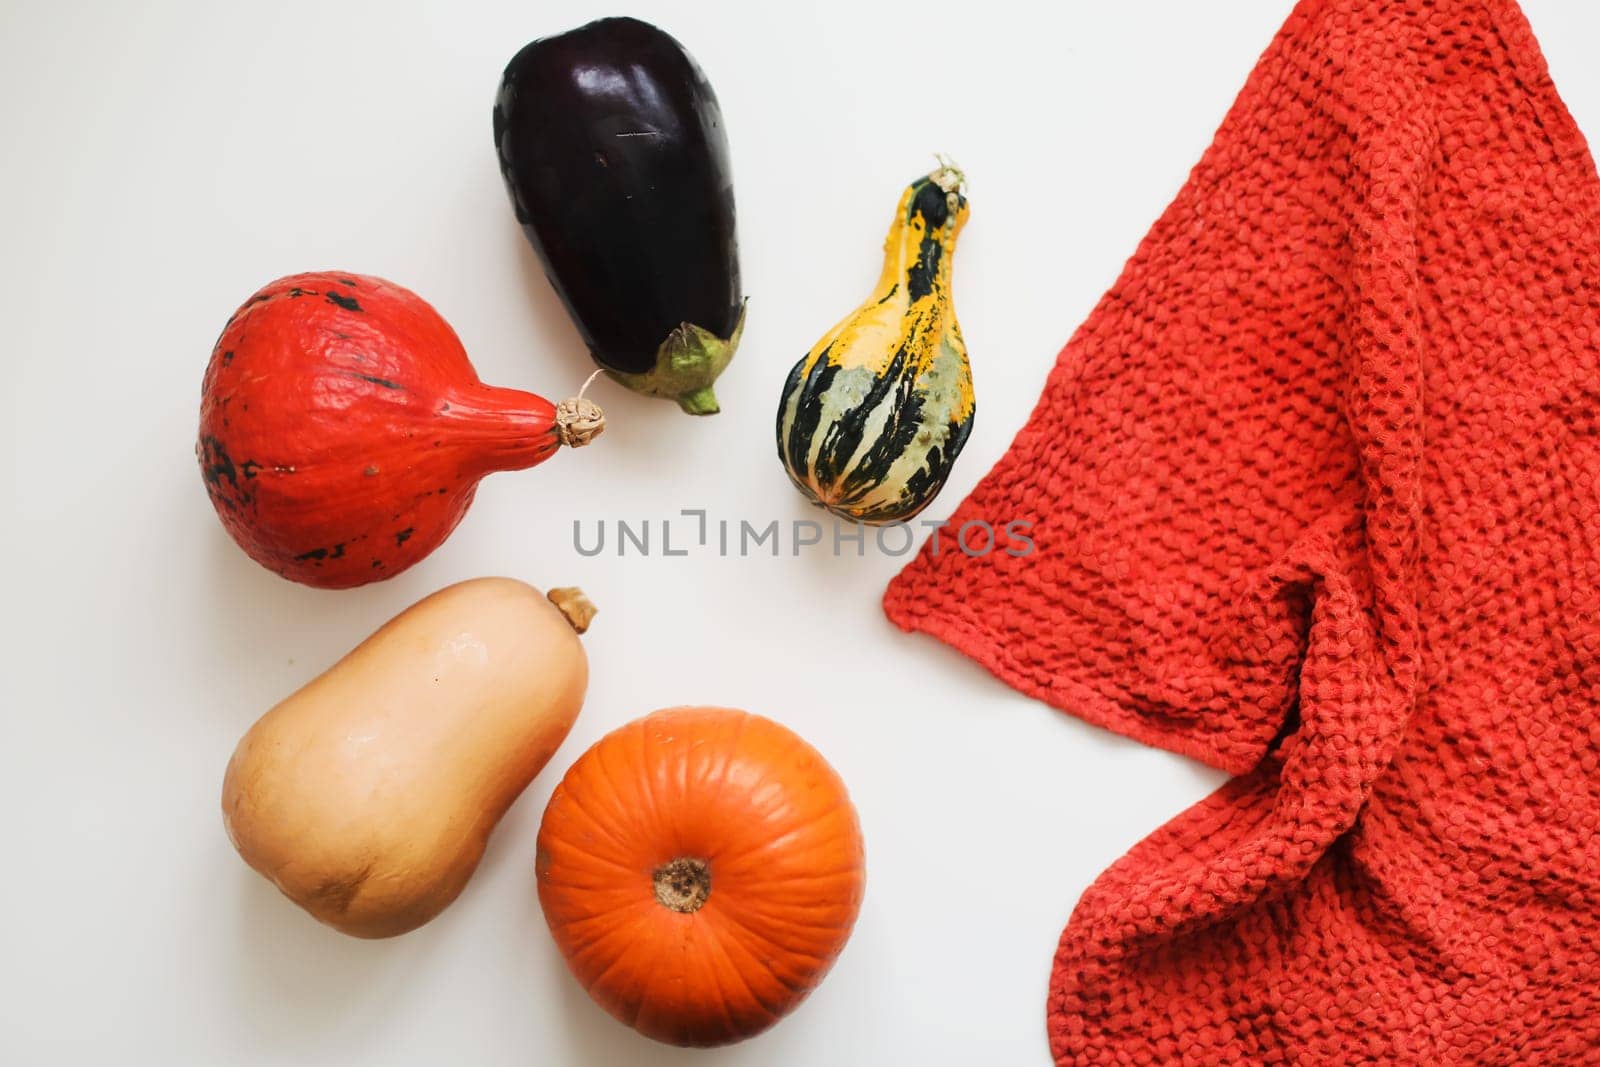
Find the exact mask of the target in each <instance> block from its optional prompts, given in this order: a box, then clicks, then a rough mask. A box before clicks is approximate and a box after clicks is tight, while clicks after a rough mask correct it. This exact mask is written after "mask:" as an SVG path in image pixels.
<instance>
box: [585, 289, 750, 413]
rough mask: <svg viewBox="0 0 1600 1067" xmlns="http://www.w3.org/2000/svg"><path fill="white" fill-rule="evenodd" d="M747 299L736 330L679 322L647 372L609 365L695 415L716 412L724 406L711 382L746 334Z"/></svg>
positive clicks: (639, 388) (631, 384)
mask: <svg viewBox="0 0 1600 1067" xmlns="http://www.w3.org/2000/svg"><path fill="white" fill-rule="evenodd" d="M749 306H750V302H749V301H748V300H746V301H745V302H744V303H743V304H741V305H740V306H739V321H738V322H737V323H736V324H735V325H734V327H733V333H732V334H730V335H729V336H727V337H718V336H717V335H716V334H714V333H712V332H711V331H710V330H707V329H705V328H704V327H701V326H696V325H695V324H694V323H692V322H684V323H679V324H678V326H677V328H676V329H674V330H673V331H672V332H671V333H669V334H667V339H666V340H665V341H663V342H661V347H660V348H658V349H656V365H655V366H654V367H652V368H651V369H650V370H648V371H645V372H644V373H643V374H628V373H626V372H625V371H616V370H611V369H609V368H608V369H607V370H606V373H607V374H609V375H610V376H611V377H612V379H614V380H615V381H616V382H618V383H619V384H621V385H623V386H624V387H626V388H628V389H632V390H633V391H634V392H636V393H642V394H643V395H645V396H655V397H661V398H663V399H666V400H676V401H677V402H678V406H679V407H681V408H682V409H683V410H684V411H686V412H688V413H689V414H691V415H715V414H716V413H717V412H719V411H721V410H722V408H721V407H720V406H719V405H718V404H717V397H716V394H714V393H713V392H712V391H711V383H712V382H715V381H716V380H717V375H719V374H721V373H722V372H723V371H724V370H726V369H727V367H728V364H729V362H731V361H732V359H733V353H734V352H735V351H736V350H737V349H738V347H739V338H740V337H742V336H743V334H744V316H745V310H746V309H747V308H748V307H749Z"/></svg>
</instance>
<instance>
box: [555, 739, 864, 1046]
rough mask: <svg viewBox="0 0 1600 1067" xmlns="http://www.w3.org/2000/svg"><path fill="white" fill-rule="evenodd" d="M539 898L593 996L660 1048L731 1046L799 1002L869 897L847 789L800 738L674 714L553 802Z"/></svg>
mask: <svg viewBox="0 0 1600 1067" xmlns="http://www.w3.org/2000/svg"><path fill="white" fill-rule="evenodd" d="M537 873H538V883H539V902H540V904H541V905H542V906H543V908H544V913H545V918H546V919H547V920H548V922H549V924H550V930H551V933H552V934H553V935H554V937H555V940H556V944H557V945H558V946H559V948H560V950H561V953H562V955H563V956H565V957H566V961H567V965H568V966H569V967H570V968H571V970H572V973H573V974H574V976H576V977H577V979H578V981H579V983H580V984H582V985H583V987H584V988H585V989H587V990H588V992H589V994H590V996H592V997H593V998H594V999H595V1001H596V1002H597V1003H598V1004H600V1006H601V1007H603V1008H605V1009H606V1011H608V1012H610V1013H611V1014H612V1015H614V1016H615V1017H616V1018H618V1019H620V1020H621V1021H622V1022H624V1023H627V1024H628V1025H629V1026H632V1027H634V1028H635V1029H636V1030H638V1031H640V1032H641V1033H643V1034H645V1035H647V1036H649V1037H653V1038H655V1039H657V1040H660V1041H665V1042H669V1043H671V1044H677V1045H719V1044H726V1043H728V1042H731V1041H737V1040H739V1039H741V1038H744V1037H749V1036H750V1035H752V1034H755V1033H758V1032H760V1031H761V1030H764V1029H766V1028H767V1027H769V1026H771V1025H772V1024H773V1023H774V1022H776V1021H777V1020H778V1019H779V1018H781V1017H782V1016H783V1015H785V1014H786V1013H788V1012H789V1011H790V1010H792V1009H793V1008H794V1007H795V1005H797V1004H798V1003H799V1002H800V1001H801V1000H802V999H803V998H804V997H805V996H806V994H808V993H809V992H810V991H811V990H812V989H813V988H814V987H815V986H816V984H817V983H818V982H819V981H821V980H822V978H823V976H824V975H825V974H826V973H827V972H828V970H829V968H830V967H831V966H832V965H833V961H834V959H835V958H836V957H837V956H838V954H839V952H840V950H841V949H842V948H843V947H844V943H845V941H846V940H847V939H848V937H849V936H850V930H851V927H852V926H853V925H854V923H855V918H856V913H857V912H858V910H859V909H860V906H861V897H862V892H863V889H864V885H865V868H864V865H863V851H862V842H861V830H860V826H859V824H858V822H857V820H856V813H855V809H854V808H853V807H852V806H851V804H850V799H849V796H848V795H847V793H846V791H845V787H844V783H843V782H842V781H841V780H840V778H839V776H838V774H836V773H835V772H834V770H833V768H832V767H830V766H829V765H828V764H827V762H826V761H825V760H824V759H823V758H822V757H821V755H819V754H818V753H817V751H816V750H815V749H813V748H812V747H811V746H810V745H808V744H807V743H806V742H805V741H803V740H801V739H800V738H799V737H797V736H796V735H795V734H794V733H793V732H792V731H790V730H788V729H786V728H785V727H783V726H780V725H778V724H777V723H775V722H772V721H770V720H768V719H764V718H761V717H760V716H757V715H751V714H748V713H746V712H742V711H733V710H729V709H722V708H673V709H669V710H666V711H660V712H656V713H655V714H653V715H649V716H647V717H645V718H643V719H639V720H636V721H635V722H632V723H629V724H628V725H626V726H624V727H622V728H620V729H618V730H616V731H614V732H613V733H611V734H609V735H607V736H606V737H605V738H603V739H601V740H600V741H599V742H598V743H597V744H596V745H595V746H594V747H593V748H591V749H590V750H589V751H588V752H586V753H585V754H584V755H583V756H582V757H581V758H580V759H579V760H578V761H577V762H576V763H575V764H573V766H572V769H571V770H569V771H568V772H567V776H566V778H565V779H564V780H563V781H562V782H561V784H560V785H559V786H557V788H556V790H555V793H554V795H553V796H552V797H551V799H550V804H549V807H548V808H547V809H546V810H545V814H544V822H543V824H542V825H541V826H540V829H539V846H538V859H537Z"/></svg>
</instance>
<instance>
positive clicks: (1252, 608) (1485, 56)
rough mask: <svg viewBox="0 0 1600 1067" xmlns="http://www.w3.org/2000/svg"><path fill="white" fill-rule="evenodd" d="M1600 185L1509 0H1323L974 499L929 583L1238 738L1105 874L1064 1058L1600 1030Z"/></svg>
mask: <svg viewBox="0 0 1600 1067" xmlns="http://www.w3.org/2000/svg"><path fill="white" fill-rule="evenodd" d="M1597 192H1600V181H1597V179H1596V176H1595V171H1594V165H1593V163H1592V161H1591V159H1590V157H1589V154H1588V152H1587V148H1586V146H1585V145H1584V142H1583V139H1582V137H1581V135H1580V134H1579V133H1578V132H1577V129H1576V127H1575V126H1574V125H1573V124H1572V122H1571V119H1570V117H1569V116H1568V115H1567V113H1566V110H1565V108H1564V106H1563V105H1562V104H1561V101H1560V99H1559V97H1558V96H1557V95H1556V93H1555V90H1554V87H1553V86H1552V85H1551V84H1550V81H1549V78H1548V76H1547V74H1546V72H1545V68H1544V63H1543V60H1542V57H1541V56H1540V54H1539V51H1538V47H1537V44H1536V43H1535V41H1534V40H1533V37H1532V34H1531V32H1530V30H1529V28H1528V26H1527V23H1526V21H1525V19H1524V18H1523V17H1522V14H1521V12H1520V11H1519V10H1518V9H1517V7H1516V5H1515V4H1514V3H1512V2H1510V0H1432V2H1426V0H1419V2H1409V3H1407V2H1384V0H1308V2H1304V3H1301V4H1300V5H1299V6H1298V7H1297V8H1296V9H1295V11H1294V13H1293V14H1292V15H1291V16H1290V18H1289V20H1288V22H1287V23H1286V24H1285V26H1284V28H1283V29H1282V31H1280V33H1279V34H1278V36H1277V37H1276V38H1275V39H1274V41H1273V42H1272V44H1271V45H1270V46H1269V48H1268V49H1267V51H1266V52H1265V53H1264V54H1263V56H1262V58H1261V60H1260V62H1259V64H1258V66H1257V67H1256V69H1255V71H1254V72H1253V73H1252V75H1251V76H1250V79H1249V80H1248V82H1247V84H1246V86H1245V88H1244V89H1243V91H1242V92H1241V94H1240V96H1239V97H1238V99H1237V100H1236V102H1235V104H1234V105H1233V107H1232V109H1231V110H1230V112H1229V114H1228V116H1227V118H1226V119H1225V120H1224V122H1223V124H1222V126H1221V128H1220V129H1219V131H1218V133H1217V136H1216V139H1215V141H1214V143H1213V145H1212V146H1211V148H1210V149H1209V150H1208V151H1207V153H1206V154H1205V156H1204V158H1203V159H1202V160H1201V161H1200V163H1199V164H1198V165H1197V166H1196V168H1195V170H1194V171H1193V173H1192V174H1191V175H1190V177H1189V180H1188V182H1187V183H1186V185H1185V186H1184V188H1183V190H1182V191H1181V192H1180V194H1179V195H1178V197H1177V199H1176V200H1175V201H1174V202H1173V204H1172V205H1171V206H1170V207H1169V208H1168V209H1167V211H1166V212H1165V213H1164V214H1163V215H1162V217H1161V219H1160V220H1159V221H1157V223H1156V224H1155V226H1154V227H1153V228H1152V230H1151V231H1150V233H1149V235H1148V236H1147V237H1146V238H1145V240H1144V241H1143V242H1142V243H1141V245H1140V247H1139V249H1138V250H1137V251H1136V252H1135V254H1134V256H1133V257H1132V259H1130V260H1129V262H1128V264H1127V266H1126V267H1125V269H1124V271H1123V273H1122V275H1121V277H1120V278H1119V279H1118V281H1117V282H1116V284H1115V285H1114V286H1113V288H1112V289H1111V290H1110V292H1108V293H1107V294H1106V296H1105V297H1104V298H1103V299H1102V300H1101V302H1100V303H1099V305H1098V306H1097V307H1096V309H1095V310H1094V312H1093V313H1092V314H1091V316H1090V318H1089V320H1088V321H1087V322H1085V323H1084V324H1083V326H1082V327H1081V328H1080V329H1079V330H1078V331H1077V333H1076V334H1075V335H1074V336H1073V338H1072V340H1071V341H1070V342H1069V343H1068V345H1067V346H1066V348H1065V349H1064V350H1063V351H1062V353H1061V354H1060V356H1059V358H1058V359H1057V361H1056V363H1055V366H1054V367H1053V369H1052V370H1051V372H1050V374H1049V377H1048V380H1047V382H1046V385H1045V388H1044V392H1043V394H1042V396H1041V398H1040V401H1039V404H1038V405H1037V407H1036V408H1035V410H1034V412H1033V414H1032V415H1031V416H1030V418H1029V421H1028V423H1027V425H1026V426H1025V427H1024V428H1023V429H1022V431H1021V432H1020V433H1019V434H1018V435H1017V437H1016V440H1015V441H1014V442H1013V445H1012V447H1011V450H1010V451H1009V452H1008V453H1007V455H1006V456H1005V457H1004V458H1003V459H1002V460H1001V461H1000V463H998V464H997V465H996V467H995V468H994V470H993V471H991V472H990V473H989V475H988V476H986V477H985V478H984V479H983V481H982V482H981V483H980V484H979V485H978V486H977V488H976V489H975V490H974V491H973V493H972V494H971V496H969V497H968V498H967V500H965V501H964V502H963V503H962V504H961V505H960V506H959V507H958V508H957V510H956V512H955V513H954V515H953V516H952V517H951V519H950V526H951V528H954V529H960V528H961V527H963V526H964V525H966V524H969V523H983V524H986V528H988V529H992V530H993V531H995V533H994V547H993V550H991V551H990V552H988V553H986V554H983V555H977V556H975V555H969V554H966V553H959V552H935V551H933V550H932V548H931V546H925V547H924V550H923V551H922V553H920V554H919V556H918V558H917V559H916V560H915V561H914V562H913V563H912V564H911V565H910V566H908V567H907V568H906V570H905V571H904V572H902V574H901V575H899V576H898V577H897V578H896V579H895V580H894V581H893V582H892V583H891V585H890V587H889V589H888V591H887V592H886V594H885V597H884V608H885V611H886V612H887V614H888V615H889V617H890V618H891V619H892V620H893V621H894V622H895V623H896V624H898V625H899V626H901V627H902V628H905V629H908V630H919V631H923V632H927V633H930V634H932V635H934V636H936V637H939V638H941V639H942V640H944V641H946V642H947V643H949V644H951V645H953V646H954V647H956V648H957V649H959V650H961V651H963V652H964V653H966V654H967V655H969V656H971V657H973V658H974V659H976V660H978V661H979V662H980V663H982V664H984V665H985V666H986V667H987V668H988V669H989V670H990V671H992V672H993V673H994V674H995V675H997V676H998V677H999V678H1001V679H1002V680H1004V681H1005V682H1007V683H1009V684H1011V685H1013V686H1015V687H1016V688H1018V689H1020V690H1022V691H1023V692H1026V693H1028V694H1030V695H1032V696H1035V697H1038V698H1039V699H1041V700H1044V701H1046V702H1048V703H1050V704H1052V705H1054V706H1056V707H1058V708H1061V709H1063V710H1066V711H1069V712H1071V713H1073V714H1075V715H1078V716H1081V717H1082V718H1084V719H1086V720H1088V721H1090V722H1093V723H1096V724H1098V725H1102V726H1105V727H1108V728H1110V729H1113V730H1116V731H1118V732H1121V733H1124V734H1127V735H1129V736H1131V737H1134V738H1136V739H1138V740H1141V741H1144V742H1146V743H1149V744H1153V745H1158V746H1161V747H1163V748H1167V749H1170V750H1172V751H1175V752H1179V753H1182V754H1184V755H1187V756H1191V757H1194V758H1197V759H1200V760H1203V761H1205V762H1207V763H1210V764H1212V765H1213V766H1217V767H1220V768H1222V769H1225V770H1227V771H1229V772H1230V773H1232V774H1234V775H1236V776H1237V777H1236V778H1235V779H1234V780H1233V781H1231V782H1230V783H1228V785H1226V786H1225V787H1223V788H1222V789H1221V790H1219V791H1218V792H1217V793H1216V794H1214V795H1213V796H1211V797H1209V798H1207V799H1206V800H1205V801H1203V802H1201V803H1200V804H1198V805H1196V806H1195V807H1194V808H1192V809H1190V810H1189V811H1187V812H1185V813H1183V814H1181V815H1179V816H1178V817H1177V818H1176V819H1174V820H1173V821H1172V822H1171V823H1169V824H1168V825H1166V826H1164V827H1162V828H1161V829H1160V830H1158V831H1157V832H1156V833H1155V834H1152V835H1151V836H1150V837H1149V838H1147V839H1146V840H1145V841H1143V842H1140V843H1139V844H1138V845H1136V846H1135V847H1134V848H1133V850H1132V851H1130V852H1129V854H1128V855H1127V856H1126V857H1124V858H1123V859H1122V860H1120V861H1119V862H1118V863H1117V864H1115V865H1113V866H1112V867H1111V868H1110V869H1109V870H1108V871H1106V872H1105V874H1104V875H1102V876H1101V878H1100V879H1099V880H1098V881H1097V882H1096V883H1095V884H1094V885H1093V886H1092V887H1091V888H1090V889H1089V890H1088V891H1086V892H1085V893H1084V895H1083V897H1082V899H1081V900H1080V901H1079V903H1078V906H1077V908H1076V909H1075V910H1074V912H1073V915H1072V919H1071V921H1070V923H1069V924H1068V926H1067V928H1066V930H1065V932H1064V933H1063V935H1062V938H1061V941H1060V944H1059V946H1058V950H1057V954H1056V959H1055V968H1054V971H1053V975H1052V979H1051V985H1050V993H1049V999H1048V1013H1047V1014H1048V1022H1049V1032H1050V1037H1051V1048H1052V1051H1053V1053H1054V1055H1055V1057H1056V1059H1057V1060H1058V1062H1061V1063H1085V1064H1101V1063H1161V1064H1166V1063H1195V1064H1227V1063H1240V1064H1262V1063H1295V1064H1340V1065H1343V1064H1363V1063H1372V1064H1412V1063H1417V1064H1421V1063H1441V1064H1503V1063H1541V1064H1543V1063H1552V1064H1567V1063H1572V1064H1578V1063H1600V947H1597V946H1596V938H1597V935H1600V920H1597V919H1596V915H1597V914H1600V910H1597V905H1600V845H1597V843H1596V842H1597V840H1600V725H1597V722H1600V716H1597V714H1596V712H1597V710H1600V698H1597V694H1596V689H1595V686H1596V680H1597V678H1600V612H1596V611H1595V610H1594V607H1595V606H1596V600H1595V598H1594V595H1593V589H1594V588H1595V587H1596V584H1597V583H1600V521H1597V520H1600V437H1597V430H1596V416H1595V410H1596V404H1597V400H1600V369H1597V367H1600V362H1597V353H1600V243H1597V240H1596V229H1595V226H1596V223H1597V221H1600V213H1597V211H1596V205H1597V203H1600V201H1597V199H1596V193H1597ZM1018 520H1021V521H1023V522H1024V523H1026V524H1027V526H1026V528H1025V529H1026V537H1027V538H1028V539H1029V540H1030V541H1031V551H1029V550H1027V548H1028V546H1027V545H1026V544H1024V542H1022V541H1021V540H1019V539H1018V538H1017V537H1015V536H1014V535H1012V534H1009V533H1008V532H1007V531H1008V529H1015V527H1014V525H1013V524H1014V523H1016V522H1017V521H1018ZM1585 582H1587V583H1588V585H1587V587H1585V585H1584V583H1585ZM1585 588H1587V590H1588V591H1587V592H1586V591H1584V590H1585ZM1565 598H1572V599H1565ZM1568 603H1570V604H1572V605H1573V609H1576V610H1577V612H1578V613H1576V614H1575V612H1574V610H1572V609H1569V608H1567V607H1565V606H1564V605H1565V604H1568ZM1580 604H1581V605H1585V606H1586V607H1583V608H1579V607H1578V605H1580ZM1551 946H1560V947H1559V949H1558V950H1557V951H1556V955H1555V956H1553V957H1552V956H1549V955H1546V954H1545V951H1546V949H1549V948H1550V947H1551Z"/></svg>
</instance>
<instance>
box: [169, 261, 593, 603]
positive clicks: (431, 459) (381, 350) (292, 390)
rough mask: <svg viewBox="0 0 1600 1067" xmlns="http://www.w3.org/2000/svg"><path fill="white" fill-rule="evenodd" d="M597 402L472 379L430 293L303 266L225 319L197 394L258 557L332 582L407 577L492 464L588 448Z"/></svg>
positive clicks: (215, 468)
mask: <svg viewBox="0 0 1600 1067" xmlns="http://www.w3.org/2000/svg"><path fill="white" fill-rule="evenodd" d="M603 425H604V420H603V418H602V417H601V415H600V412H599V409H598V408H595V407H594V405H592V404H589V403H588V402H587V401H583V400H575V401H563V402H562V404H561V407H560V413H559V414H558V409H557V407H556V406H555V405H552V404H551V403H550V402H549V401H548V400H546V399H544V398H543V397H540V396H536V395H534V394H533V393H525V392H521V391H519V390H515V389H497V388H494V387H492V386H488V385H484V384H483V383H482V382H480V381H479V380H478V375H477V372H476V371H474V370H473V368H472V363H471V362H470V361H469V360H468V359H467V353H466V350H465V349H463V348H462V346H461V341H460V340H459V339H458V338H457V337H456V335H455V331H454V330H452V329H451V328H450V325H449V324H448V323H447V322H445V321H444V319H443V318H442V317H441V316H440V315H439V313H438V312H436V311H435V310H434V309H433V308H432V307H431V306H429V305H428V303H427V302H426V301H424V300H422V299H421V298H420V297H418V296H417V295H416V294H415V293H412V292H409V291H408V290H406V289H403V288H401V287H400V286H398V285H395V284H393V283H391V282H386V281H384V280H383V279H381V278H373V277H368V276H364V275H359V274H341V273H316V274H297V275H293V276H291V277H288V278H281V279H279V280H278V281H275V282H273V283H272V284H270V285H268V286H266V287H265V288H263V289H262V290H261V291H260V292H258V293H256V294H255V295H254V296H252V297H251V298H250V299H249V300H248V301H247V302H246V303H245V304H244V306H242V307H241V308H239V310H238V311H236V312H234V314H233V317H232V318H230V319H229V320H228V324H227V326H226V327H225V328H224V329H223V331H222V336H221V337H220V338H218V339H217V346H216V349H215V350H214V351H213V352H212V354H211V363H210V365H209V366H208V367H207V368H206V376H205V383H204V385H203V386H202V390H201V401H200V437H199V442H198V444H197V445H196V455H197V456H198V458H199V461H200V472H201V474H202V475H203V476H204V478H205V483H206V489H207V491H208V492H209V493H210V495H211V502H212V504H213V505H215V507H216V509H217V515H218V517H220V518H221V519H222V525H223V526H224V527H226V528H227V530H228V533H229V534H231V535H232V536H233V539H234V540H235V541H237V542H238V543H239V546H240V547H241V548H243V549H244V550H245V552H247V553H249V555H250V557H251V558H252V559H254V560H255V561H256V562H258V563H260V564H261V565H262V566H264V567H266V568H268V569H269V570H272V571H275V572H277V573H278V574H281V575H283V576H284V577H285V578H290V579H293V580H294V581H297V582H303V583H305V584H307V585H314V586H319V587H322V588H329V589H334V588H347V587H350V586H356V585H364V584H365V583H367V582H372V581H378V580H380V579H383V578H388V577H391V576H393V575H396V574H399V573H400V572H401V571H403V570H405V569H406V568H407V567H410V566H411V565H412V564H414V563H416V562H417V561H418V560H420V559H422V558H423V557H424V556H426V555H427V554H428V553H430V552H432V551H433V550H434V549H435V548H438V547H439V545H440V544H441V543H443V541H444V539H445V538H446V537H448V536H449V535H450V532H451V531H452V530H454V529H455V526H456V524H457V523H458V522H460V521H461V516H462V515H463V514H465V513H466V510H467V506H468V505H469V504H471V503H472V496H473V493H474V491H475V490H476V489H477V485H478V481H479V479H481V478H482V477H483V476H484V475H486V474H488V473H490V472H492V471H499V470H521V469H523V468H525V467H531V466H533V465H534V464H536V463H540V462H543V461H544V460H545V459H547V458H549V456H550V455H551V454H552V453H554V452H555V451H556V449H557V448H559V447H560V446H561V445H562V444H563V443H566V444H571V445H581V444H585V443H587V442H588V440H589V439H591V438H592V437H594V436H595V435H596V434H598V433H599V431H600V429H601V428H603Z"/></svg>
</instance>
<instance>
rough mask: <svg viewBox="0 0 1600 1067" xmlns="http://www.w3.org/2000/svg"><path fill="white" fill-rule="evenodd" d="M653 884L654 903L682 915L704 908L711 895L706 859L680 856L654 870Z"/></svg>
mask: <svg viewBox="0 0 1600 1067" xmlns="http://www.w3.org/2000/svg"><path fill="white" fill-rule="evenodd" d="M654 881H655V890H656V903H658V904H660V905H661V906H662V907H663V908H668V909H670V910H672V911H676V912H681V913H683V914H685V915H693V914H694V913H695V912H697V911H699V910H700V909H701V908H703V907H705V903H706V898H707V897H709V896H711V866H710V865H709V864H708V863H706V861H705V860H699V859H694V858H692V857H689V856H679V857H678V858H677V859H675V860H671V861H669V862H667V863H663V864H662V865H661V866H659V867H657V868H656V870H655V875H654Z"/></svg>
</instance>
